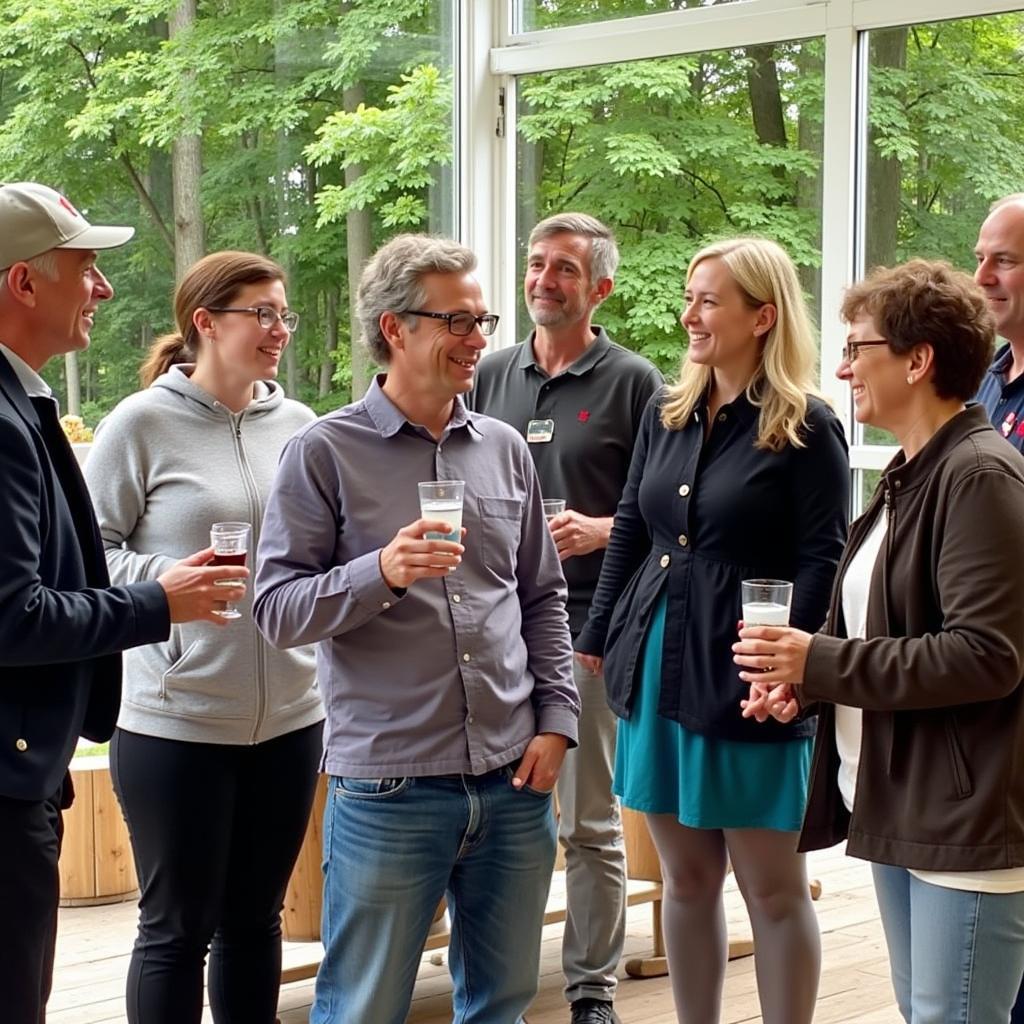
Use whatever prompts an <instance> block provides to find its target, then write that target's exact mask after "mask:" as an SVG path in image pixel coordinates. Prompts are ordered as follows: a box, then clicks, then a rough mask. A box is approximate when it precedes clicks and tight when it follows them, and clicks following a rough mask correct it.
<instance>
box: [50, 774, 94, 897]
mask: <svg viewBox="0 0 1024 1024" xmlns="http://www.w3.org/2000/svg"><path fill="white" fill-rule="evenodd" d="M92 778H93V773H92V772H85V773H83V774H81V775H79V774H76V775H75V780H74V784H75V802H74V803H73V804H72V805H71V807H70V808H69V809H68V810H66V811H65V812H64V841H63V843H62V844H61V850H60V862H59V864H58V871H59V873H60V893H61V905H62V906H75V905H76V903H78V902H80V901H81V900H93V899H95V897H96V871H95V868H94V864H95V863H96V830H95V827H94V824H93V789H92Z"/></svg>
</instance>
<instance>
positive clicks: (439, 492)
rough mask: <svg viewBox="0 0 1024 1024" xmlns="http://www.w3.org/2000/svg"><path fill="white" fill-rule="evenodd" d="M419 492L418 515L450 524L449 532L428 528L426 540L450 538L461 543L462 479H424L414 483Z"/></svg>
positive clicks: (463, 488) (463, 486) (464, 489)
mask: <svg viewBox="0 0 1024 1024" xmlns="http://www.w3.org/2000/svg"><path fill="white" fill-rule="evenodd" d="M416 486H417V487H418V488H419V492H420V515H421V516H422V517H423V518H424V519H442V520H444V522H446V523H448V524H449V525H450V526H451V532H449V533H439V532H437V531H436V530H428V531H427V532H426V533H425V534H424V535H423V536H424V537H425V538H426V539H427V540H450V541H454V542H455V543H456V544H461V543H462V498H463V495H464V494H465V491H466V483H465V481H464V480H424V481H423V482H422V483H418V484H417V485H416Z"/></svg>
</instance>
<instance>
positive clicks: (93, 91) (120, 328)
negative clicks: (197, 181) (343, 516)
mask: <svg viewBox="0 0 1024 1024" xmlns="http://www.w3.org/2000/svg"><path fill="white" fill-rule="evenodd" d="M176 6H177V0H132V2H130V3H129V2H127V0H74V2H72V0H48V2H47V3H45V4H44V3H41V2H39V0H7V2H6V3H5V4H4V10H3V15H2V16H0V180H7V181H11V180H19V179H34V180H40V181H45V182H48V183H50V184H53V185H54V186H56V187H58V188H61V189H63V190H64V191H66V192H67V193H68V194H69V196H71V197H72V199H73V200H74V202H75V203H76V205H78V206H79V207H80V208H81V209H82V210H83V212H85V213H86V215H87V216H89V217H90V218H92V219H94V220H103V221H106V222H108V223H132V224H135V225H136V226H137V227H138V233H137V235H136V238H135V240H134V241H133V242H132V244H131V245H130V246H128V247H126V248H125V249H123V250H116V251H112V252H109V253H104V254H103V255H102V258H101V262H102V266H103V267H104V269H105V270H106V271H107V272H108V274H109V276H110V277H111V280H112V281H113V283H114V286H115V289H116V291H117V298H116V300H115V301H114V302H112V303H110V304H104V306H103V307H102V308H101V309H100V311H99V315H98V317H97V323H96V327H95V329H94V331H93V344H92V346H91V348H90V351H89V352H88V353H87V354H85V355H83V356H82V357H80V359H79V371H80V374H81V376H82V396H83V403H84V408H83V411H84V412H85V413H86V418H87V420H88V421H89V422H91V423H93V424H94V423H95V420H96V418H97V417H99V416H101V415H102V414H104V413H105V412H106V411H108V410H109V409H110V408H111V407H112V406H113V404H114V403H115V402H117V401H118V400H119V399H120V398H121V397H123V396H124V395H125V394H127V393H129V392H130V391H132V390H134V389H135V388H136V387H137V386H138V379H137V371H138V366H139V363H140V361H141V359H142V357H143V355H144V353H145V349H146V346H147V345H148V343H149V342H150V341H151V340H152V339H153V337H154V336H156V335H158V334H160V333H162V332H163V331H165V330H168V329H170V328H171V326H172V323H171V321H172V311H171V294H172V291H173V287H174V264H173V235H174V217H173V206H172V188H171V184H172V179H171V173H172V172H171V161H170V155H169V154H170V151H171V147H172V145H173V143H174V141H175V139H176V138H178V137H180V136H181V135H184V134H200V135H201V136H202V140H203V177H202V185H201V189H202V191H201V197H200V198H201V202H202V209H203V214H204V218H205V228H206V244H207V248H208V249H209V250H211V251H212V250H215V249H222V248H240V249H250V250H255V251H262V252H267V253H268V254H270V255H272V256H274V257H275V258H276V259H278V260H279V261H280V262H281V263H282V264H283V265H284V266H285V268H286V269H287V271H288V273H289V303H290V305H291V306H292V307H293V308H295V309H297V310H300V311H301V312H302V314H303V317H302V326H301V329H300V331H299V332H298V333H297V334H296V335H295V337H294V339H293V345H292V351H293V353H294V364H295V368H296V372H295V374H294V379H292V380H291V382H290V383H291V387H292V390H293V392H295V393H296V394H297V395H298V397H301V398H303V399H305V400H307V401H312V400H316V401H317V404H318V405H320V406H324V405H325V404H326V403H330V405H331V406H334V405H337V404H340V403H342V402H344V401H345V400H347V398H348V387H349V384H350V381H351V372H350V358H349V348H350V343H351V339H350V337H349V318H348V316H347V312H346V310H347V304H348V298H349V296H348V280H347V258H346V242H345V235H346V232H345V225H344V214H343V212H342V213H339V212H338V211H337V209H335V211H334V213H333V214H331V211H330V209H329V204H328V213H327V215H323V211H322V209H321V208H320V206H318V204H317V195H318V193H320V192H323V195H324V196H325V197H330V196H332V195H333V193H334V191H335V190H337V189H339V188H341V172H342V168H343V167H344V166H345V162H346V161H345V155H346V153H347V151H348V150H347V144H346V145H343V144H342V142H341V141H339V139H338V138H337V137H336V136H335V135H334V134H333V133H335V132H337V131H340V130H342V129H343V128H345V127H346V126H347V129H348V131H349V132H350V133H351V136H350V137H351V139H352V140H354V141H358V144H359V146H361V147H362V148H361V149H360V150H359V152H360V154H361V159H362V160H363V161H364V162H365V170H366V173H365V174H364V175H363V176H362V177H361V178H360V179H359V181H358V183H357V185H356V187H355V189H354V190H353V192H352V195H351V196H347V197H346V202H347V201H349V200H350V199H351V198H352V197H353V196H354V197H355V198H356V199H357V203H356V204H355V205H357V206H366V207H368V208H369V209H370V210H371V211H372V215H373V220H374V236H375V238H376V237H379V236H382V235H386V234H388V233H391V232H394V231H395V230H400V229H406V228H408V227H411V226H415V225H420V224H422V223H423V222H424V220H425V219H426V215H427V209H428V191H429V189H430V188H431V187H432V186H433V185H434V184H435V182H436V179H437V175H438V171H439V168H441V167H442V166H443V165H445V164H450V162H451V158H452V153H451V147H452V130H451V125H452V77H451V73H450V70H449V69H448V61H447V60H446V59H445V55H446V53H447V50H448V48H449V43H450V40H449V34H450V31H451V29H450V27H449V24H448V22H449V21H450V19H451V14H450V13H449V12H448V8H449V6H450V5H449V2H448V0H348V2H344V3H337V2H336V0H230V2H229V0H198V8H197V16H196V19H195V22H194V23H193V24H192V25H191V26H190V27H189V28H187V29H186V30H184V31H182V32H181V33H180V34H177V35H176V36H175V38H173V39H171V38H169V35H170V33H169V28H168V18H169V16H170V14H171V12H172V11H173V10H174V9H175V7H176ZM355 85H358V86H359V88H360V89H361V90H362V93H363V95H364V96H365V104H364V106H363V107H362V108H360V112H359V113H358V114H352V115H351V116H349V115H345V114H344V113H341V111H343V109H344V107H345V96H344V90H345V89H347V88H349V87H351V86H355ZM346 118H347V120H346ZM375 118H376V119H377V120H376V121H375V120H374V119H375ZM328 126H330V127H329V128H328ZM316 147H319V154H318V156H317V158H316V163H315V165H314V164H313V163H312V162H311V159H310V158H309V157H307V155H306V153H307V151H313V150H314V149H315V148H316ZM338 217H340V218H341V220H340V221H339V220H338ZM328 294H332V295H334V296H335V297H336V298H337V300H338V302H337V306H338V310H339V312H338V315H337V324H336V331H335V336H336V340H337V346H336V347H335V348H333V350H332V349H331V347H330V345H328V344H327V337H328V330H327V302H326V296H327V295H328ZM322 365H326V367H327V370H328V377H329V379H330V380H331V384H330V388H331V390H330V391H329V393H328V394H326V395H322V396H320V397H319V398H317V394H318V388H319V381H320V380H321V378H322V369H321V368H322ZM46 373H47V376H48V378H49V379H50V380H51V382H52V383H53V384H54V386H55V387H56V388H57V390H58V392H59V393H63V391H64V381H63V375H64V367H63V365H62V363H60V362H59V361H53V362H51V364H50V365H49V366H48V367H47V371H46Z"/></svg>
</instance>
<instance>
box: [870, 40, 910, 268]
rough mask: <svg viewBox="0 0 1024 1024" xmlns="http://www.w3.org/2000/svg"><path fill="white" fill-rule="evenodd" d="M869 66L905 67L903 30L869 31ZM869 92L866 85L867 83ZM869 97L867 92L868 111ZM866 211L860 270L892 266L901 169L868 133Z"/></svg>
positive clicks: (898, 212)
mask: <svg viewBox="0 0 1024 1024" xmlns="http://www.w3.org/2000/svg"><path fill="white" fill-rule="evenodd" d="M870 56H871V62H870V63H871V67H872V69H874V68H905V67H906V66H907V28H906V26H905V25H904V26H900V27H899V28H887V29H883V30H880V31H872V33H871V40H870ZM869 89H870V82H869ZM870 104H871V94H870V92H869V93H868V105H869V109H870ZM867 157H868V159H867V163H868V167H867V178H868V180H867V210H866V220H865V239H864V269H865V271H870V270H871V268H872V267H879V266H892V264H893V263H895V262H896V242H897V238H898V235H897V231H898V228H899V217H900V185H901V180H902V170H903V169H902V167H901V166H900V162H899V160H897V159H896V157H891V156H890V157H883V156H881V155H880V154H879V152H878V146H877V139H876V133H875V130H874V129H873V128H871V129H870V130H869V133H868V153H867Z"/></svg>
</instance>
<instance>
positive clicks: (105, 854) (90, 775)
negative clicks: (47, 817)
mask: <svg viewBox="0 0 1024 1024" xmlns="http://www.w3.org/2000/svg"><path fill="white" fill-rule="evenodd" d="M71 778H72V781H73V783H74V786H75V802H74V803H73V804H72V805H71V807H70V809H69V810H67V811H65V812H64V841H63V844H62V846H61V853H60V862H59V864H58V871H59V874H60V904H61V906H62V907H82V906H92V905H96V904H101V903H119V902H121V901H123V900H130V899H134V898H135V897H136V896H138V894H139V880H138V878H137V877H136V874H135V861H134V859H133V858H132V848H131V841H130V840H129V838H128V826H127V825H126V824H125V820H124V816H123V815H122V814H121V807H120V805H119V804H118V802H117V798H116V797H115V796H114V786H113V783H112V782H111V779H110V764H109V762H108V760H107V758H106V757H105V756H99V757H81V758H76V759H75V760H74V761H72V762H71Z"/></svg>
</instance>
